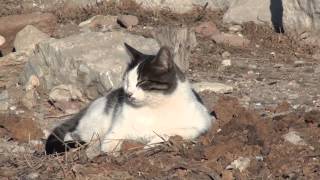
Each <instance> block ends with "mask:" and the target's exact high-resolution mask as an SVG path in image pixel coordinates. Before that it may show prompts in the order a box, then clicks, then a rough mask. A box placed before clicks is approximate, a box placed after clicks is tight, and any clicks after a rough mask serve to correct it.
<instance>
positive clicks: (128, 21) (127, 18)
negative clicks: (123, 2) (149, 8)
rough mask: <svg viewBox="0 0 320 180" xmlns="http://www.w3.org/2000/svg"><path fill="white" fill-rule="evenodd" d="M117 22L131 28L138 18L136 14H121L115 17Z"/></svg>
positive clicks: (136, 23)
mask: <svg viewBox="0 0 320 180" xmlns="http://www.w3.org/2000/svg"><path fill="white" fill-rule="evenodd" d="M117 21H118V23H119V24H120V25H122V26H124V27H125V28H131V27H132V26H136V25H138V23H139V19H138V18H137V16H133V15H121V16H119V17H118V19H117Z"/></svg>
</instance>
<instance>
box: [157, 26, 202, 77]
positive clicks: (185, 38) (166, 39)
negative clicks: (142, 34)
mask: <svg viewBox="0 0 320 180" xmlns="http://www.w3.org/2000/svg"><path fill="white" fill-rule="evenodd" d="M152 35H153V37H154V38H155V39H157V41H158V42H159V44H160V45H161V46H167V47H169V48H170V49H171V50H172V53H173V60H174V62H175V63H176V64H177V65H178V67H179V68H180V69H181V70H182V71H184V72H186V71H187V70H188V69H189V56H190V54H191V50H193V49H194V48H195V47H196V45H197V39H196V35H195V32H194V31H193V30H191V29H189V28H187V27H171V26H165V27H159V28H157V29H156V30H155V31H153V32H152Z"/></svg>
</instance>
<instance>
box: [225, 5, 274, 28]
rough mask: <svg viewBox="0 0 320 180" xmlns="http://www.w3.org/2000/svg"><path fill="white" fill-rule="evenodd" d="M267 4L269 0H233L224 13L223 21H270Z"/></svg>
mask: <svg viewBox="0 0 320 180" xmlns="http://www.w3.org/2000/svg"><path fill="white" fill-rule="evenodd" d="M269 6H270V1H269V0H235V1H233V2H232V3H231V4H230V7H229V9H228V10H227V12H226V13H225V14H224V17H223V21H224V22H225V23H239V24H242V23H244V22H249V21H253V22H256V23H264V22H271V13H270V10H269Z"/></svg>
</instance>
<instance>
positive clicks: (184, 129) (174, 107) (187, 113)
mask: <svg viewBox="0 0 320 180" xmlns="http://www.w3.org/2000/svg"><path fill="white" fill-rule="evenodd" d="M201 106H202V105H200V104H199V103H198V102H193V101H190V100H188V99H185V98H184V97H181V98H180V97H178V96H177V97H175V98H174V99H172V100H170V101H168V102H166V104H165V105H162V106H160V107H142V108H139V109H137V108H133V107H125V109H123V115H122V117H121V118H120V120H119V121H118V122H119V124H117V127H116V128H114V131H119V132H120V133H123V134H124V135H125V137H124V138H129V139H135V137H137V138H138V137H143V138H146V139H150V138H151V137H154V136H155V135H161V136H173V135H180V136H182V137H184V138H194V137H196V136H197V135H198V134H200V131H202V130H204V129H206V128H207V126H208V123H210V122H209V121H210V117H209V116H208V113H207V112H206V110H205V109H204V108H202V107H201ZM190 129H191V131H190Z"/></svg>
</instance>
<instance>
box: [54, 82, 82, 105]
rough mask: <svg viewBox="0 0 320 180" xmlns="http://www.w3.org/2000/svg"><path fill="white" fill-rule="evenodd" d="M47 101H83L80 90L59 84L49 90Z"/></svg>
mask: <svg viewBox="0 0 320 180" xmlns="http://www.w3.org/2000/svg"><path fill="white" fill-rule="evenodd" d="M49 100H50V101H52V102H56V101H71V100H83V97H82V93H81V92H80V90H79V89H77V88H76V87H74V86H72V85H65V84H61V85H58V86H55V87H53V88H52V89H51V91H50V93H49Z"/></svg>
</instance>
